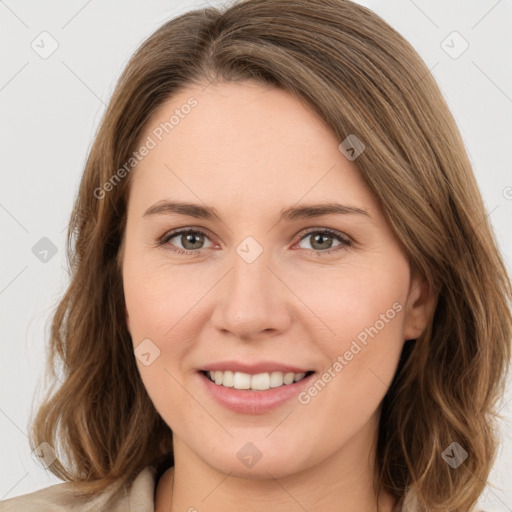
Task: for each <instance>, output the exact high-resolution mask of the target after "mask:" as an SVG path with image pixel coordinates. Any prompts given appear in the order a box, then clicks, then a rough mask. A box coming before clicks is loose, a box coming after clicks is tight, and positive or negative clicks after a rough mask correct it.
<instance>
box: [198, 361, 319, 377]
mask: <svg viewBox="0 0 512 512" xmlns="http://www.w3.org/2000/svg"><path fill="white" fill-rule="evenodd" d="M201 370H203V371H231V372H242V373H248V374H249V375H257V374H258V373H272V372H283V373H307V372H309V371H312V370H311V369H304V368H299V367H298V366H293V365H289V364H283V363H278V362H275V361H261V362H259V363H242V362H240V361H219V362H217V363H211V364H206V365H205V366H204V367H203V368H201Z"/></svg>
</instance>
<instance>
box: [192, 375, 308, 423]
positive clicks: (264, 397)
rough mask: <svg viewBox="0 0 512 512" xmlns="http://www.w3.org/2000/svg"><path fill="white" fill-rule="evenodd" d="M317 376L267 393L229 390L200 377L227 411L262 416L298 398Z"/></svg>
mask: <svg viewBox="0 0 512 512" xmlns="http://www.w3.org/2000/svg"><path fill="white" fill-rule="evenodd" d="M314 375H315V374H314V373H312V374H311V375H309V376H307V377H305V378H303V379H302V380H300V381H299V382H294V383H293V384H284V385H283V386H280V387H278V388H270V389H267V390H265V391H254V390H250V389H248V390H243V389H235V388H227V387H225V386H220V385H218V384H215V382H213V381H211V380H210V379H209V378H208V377H207V376H206V375H204V374H203V373H202V372H199V377H200V378H201V380H202V381H203V383H204V385H205V386H206V389H207V390H208V392H209V393H210V394H211V395H212V397H213V398H214V399H215V400H216V401H217V402H218V403H219V404H221V405H223V406H224V407H226V408H227V409H231V410H232V411H235V412H240V413H243V414H262V413H264V412H267V411H271V410H272V409H276V408H277V407H279V406H280V405H283V404H284V403H285V402H286V401H288V400H290V399H291V398H293V397H294V396H297V395H298V394H299V393H300V391H301V390H302V389H303V388H304V387H306V386H308V385H309V383H310V381H311V378H312V377H313V376H314Z"/></svg>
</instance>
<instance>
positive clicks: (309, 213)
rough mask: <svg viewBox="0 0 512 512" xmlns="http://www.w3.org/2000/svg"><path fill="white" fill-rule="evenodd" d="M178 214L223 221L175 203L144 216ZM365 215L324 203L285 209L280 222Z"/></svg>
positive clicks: (213, 212)
mask: <svg viewBox="0 0 512 512" xmlns="http://www.w3.org/2000/svg"><path fill="white" fill-rule="evenodd" d="M161 214H177V215H186V216H188V217H194V218H197V219H206V220H219V221H220V220H221V217H220V215H219V213H218V211H217V210H216V209H215V208H213V207H211V206H201V205H199V204H192V203H180V202H174V201H165V200H164V201H159V202H158V203H155V204H154V205H153V206H150V207H149V208H148V209H147V210H146V211H145V212H144V214H143V217H146V216H149V215H161ZM347 214H357V215H364V216H366V217H368V218H369V219H370V218H371V217H370V214H369V213H368V212H367V211H366V210H365V209H363V208H358V207H356V206H349V205H344V204H339V203H322V204H311V205H304V206H292V207H289V208H283V209H282V210H281V212H280V221H282V220H285V221H288V222H292V221H295V220H299V219H311V218H314V217H320V216H322V215H347Z"/></svg>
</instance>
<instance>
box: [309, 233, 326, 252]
mask: <svg viewBox="0 0 512 512" xmlns="http://www.w3.org/2000/svg"><path fill="white" fill-rule="evenodd" d="M313 238H314V240H315V242H316V241H317V240H320V242H319V243H320V245H322V239H329V238H330V237H329V236H324V235H322V234H321V233H318V234H317V235H315V236H314V237H313ZM324 243H325V242H324ZM324 248H327V249H328V248H329V244H328V247H324Z"/></svg>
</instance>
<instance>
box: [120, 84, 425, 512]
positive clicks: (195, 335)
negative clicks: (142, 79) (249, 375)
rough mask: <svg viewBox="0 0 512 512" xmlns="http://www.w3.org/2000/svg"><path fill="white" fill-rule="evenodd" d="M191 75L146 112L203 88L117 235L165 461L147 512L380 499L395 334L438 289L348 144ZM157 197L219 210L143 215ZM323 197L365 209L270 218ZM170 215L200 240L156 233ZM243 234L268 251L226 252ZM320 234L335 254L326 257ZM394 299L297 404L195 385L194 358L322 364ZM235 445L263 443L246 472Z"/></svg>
mask: <svg viewBox="0 0 512 512" xmlns="http://www.w3.org/2000/svg"><path fill="white" fill-rule="evenodd" d="M201 89H202V88H201V87H197V86H193V87H189V88H187V89H186V90H182V91H181V92H180V93H179V94H177V95H175V96H174V97H173V98H171V99H170V100H168V101H167V103H165V105H164V106H163V108H161V109H160V110H159V111H158V112H157V113H156V114H155V116H154V117H153V118H152V119H151V121H150V122H149V123H148V125H147V127H146V130H145V132H144V134H143V139H142V140H145V138H146V137H147V136H148V135H151V133H152V130H153V129H154V128H155V127H156V126H158V125H159V124H160V123H161V122H164V121H167V120H168V119H169V117H170V116H171V115H172V113H173V111H174V110H175V109H176V108H180V106H181V105H183V104H185V103H186V102H187V99H188V98H190V96H194V98H196V99H197V102H198V104H197V106H196V107H195V108H194V109H192V111H191V112H190V114H188V115H187V116H184V118H183V119H180V122H179V124H177V125H176V126H175V127H174V129H173V130H172V132H170V133H169V134H168V135H166V136H165V137H164V138H163V139H162V141H161V142H159V143H158V145H157V146H156V147H155V148H154V149H152V150H151V151H150V152H149V154H148V155H147V156H146V157H145V158H144V159H143V160H142V161H141V162H140V163H139V164H138V166H137V168H136V169H135V170H134V171H133V172H134V174H133V176H132V179H133V181H132V184H131V191H130V198H129V203H128V217H127V226H126V232H125V240H124V245H123V283H124V292H125V298H126V310H127V324H128V327H129V330H130V333H131V336H132V340H133V345H134V348H136V347H137V346H138V345H139V344H140V343H141V342H142V341H143V340H145V339H150V340H151V342H152V343H154V345H155V346H157V347H158V349H159V350H160V355H159V356H158V357H157V358H156V359H154V361H153V362H152V363H151V364H149V365H148V366H145V365H144V364H142V363H141V362H140V361H139V360H137V365H138V368H139V371H140V374H141V377H142V379H143V382H144V385H145V387H146V388H147V391H148V393H149V396H150V397H151V400H152V401H153V403H154V405H155V407H156V409H157V410H158V412H159V413H160V415H161V416H162V418H163V419H164V420H165V421H166V423H167V424H168V425H169V427H170V428H171V429H172V431H173V433H174V452H175V460H176V464H175V468H173V469H170V470H169V471H168V472H167V473H165V474H164V476H163V477H162V478H161V479H160V481H159V484H158V487H157V498H156V510H157V512H159V511H163V510H166V511H169V510H173V511H178V510H180V511H181V510H189V509H190V510H192V508H191V507H195V508H196V509H197V510H208V511H221V510H222V511H223V512H229V511H231V510H239V509H240V504H241V503H243V504H244V509H245V510H246V511H254V512H256V511H260V510H261V511H263V510H269V507H270V506H271V509H272V510H279V511H282V512H284V511H297V510H302V509H301V507H304V509H306V510H325V511H334V510H341V508H340V503H342V504H343V508H342V510H344V511H345V512H352V511H354V512H355V511H357V512H360V511H361V510H367V511H370V510H376V501H377V500H376V498H375V496H374V492H373V490H372V472H373V467H374V457H375V452H374V450H375V447H376V436H377V429H378V421H379V414H380V404H381V401H382V399H383V397H384V395H385V393H386V391H387V389H388V387H389V385H390V384H391V382H392V379H393V376H394V373H395V371H396V368H397V365H398V360H399V357H400V353H401V350H402V347H403V344H404V341H405V340H408V339H412V338H416V337H417V336H418V335H419V334H420V333H421V331H422V330H423V329H424V326H425V325H426V323H427V320H428V318H429V315H430V314H431V312H432V308H433V305H434V298H433V296H432V294H431V293H430V291H429V290H428V288H427V287H426V285H425V284H424V281H423V280H422V279H421V277H420V276H417V275H415V274H414V273H412V272H411V267H410V265H409V261H408V259H407V257H406V256H405V255H404V253H403V252H402V250H401V248H400V246H399V244H398V242H397V240H396V238H395V237H394V235H393V233H392V231H391V229H390V227H389V225H388V224H387V222H386V220H385V218H384V216H383V213H382V210H381V209H380V207H379V204H378V202H377V200H376V199H375V197H374V196H373V194H372V193H371V191H370V189H369V188H368V186H367V185H366V184H365V182H364V181H363V179H362V177H361V176H360V174H359V172H358V170H357V166H356V162H357V160H356V161H354V162H351V161H349V160H348V159H347V158H345V156H344V155H343V154H342V153H341V152H340V151H339V149H338V145H339V144H340V142H341V141H340V140H338V139H337V137H335V135H334V134H333V133H332V131H331V130H330V129H329V128H328V127H327V126H326V125H325V124H324V123H323V122H322V121H321V120H320V119H319V118H318V117H317V116H316V115H315V114H314V113H313V112H312V111H311V110H310V109H309V108H308V107H306V106H305V105H304V104H302V103H301V102H300V101H299V100H298V99H297V98H295V97H294V96H292V95H290V94H289V93H287V92H285V91H282V90H279V89H275V88H272V87H270V86H268V87H267V86H264V85H261V84H258V83H253V82H251V81H247V82H242V83H238V84H233V83H230V84H211V85H209V86H208V87H207V88H206V89H204V90H201ZM366 150H371V148H366ZM161 200H173V201H184V202H185V201H186V202H191V203H196V204H200V205H202V206H204V205H208V206H213V207H214V208H216V209H217V211H218V212H219V215H220V216H221V219H222V222H221V221H213V220H205V219H197V218H192V217H187V216H182V215H177V214H169V213H166V214H158V215H148V216H144V215H143V214H144V212H145V211H146V209H148V208H149V207H150V206H152V205H154V204H155V203H157V202H159V201H161ZM325 202H337V203H342V204H345V205H351V206H355V207H358V208H362V209H365V210H366V211H367V212H368V214H369V216H370V217H366V216H364V215H357V214H343V215H332V214H331V215H325V216H322V217H318V218H311V219H299V220H294V221H292V222H288V221H282V222H278V220H279V214H280V210H281V209H283V208H285V207H289V206H304V205H306V204H308V205H309V204H317V203H325ZM177 228H195V229H201V230H202V231H203V232H205V234H206V236H205V237H204V238H201V237H200V238H199V239H197V238H196V241H194V240H192V241H191V242H189V243H188V244H187V239H186V237H184V236H181V235H179V236H175V237H174V238H172V239H171V240H169V241H167V243H166V244H165V245H163V246H158V245H157V243H158V240H159V238H161V237H162V236H163V235H165V234H167V233H169V232H171V231H172V230H175V229H177ZM312 228H317V229H318V230H322V229H325V228H330V229H333V230H336V231H338V232H339V233H340V234H341V235H342V236H344V237H349V238H350V239H351V240H352V242H353V243H352V245H350V246H344V245H343V243H342V242H340V241H339V240H338V239H336V238H335V237H332V238H330V235H329V234H328V233H326V234H324V236H325V237H327V238H326V239H324V240H323V241H322V239H320V240H318V235H317V236H316V237H315V231H314V230H313V229H312ZM308 231H309V233H308ZM248 236H251V237H253V238H254V239H255V240H256V241H257V242H258V244H259V245H260V246H261V247H262V248H263V252H262V253H261V254H260V255H259V257H258V258H257V259H256V260H255V261H254V262H252V263H250V264H249V263H247V261H245V260H244V259H243V258H242V257H240V256H239V254H238V253H237V252H236V248H237V247H238V246H239V244H240V243H241V242H242V241H243V240H244V239H245V238H246V237H248ZM315 239H316V242H315ZM194 244H195V245H194ZM329 244H331V245H329ZM171 247H174V248H188V249H189V250H191V251H196V252H198V254H192V253H191V254H187V255H183V254H177V253H175V252H173V251H172V250H171ZM191 247H192V249H190V248H191ZM194 247H197V249H195V248H194ZM326 248H327V249H326ZM329 248H334V249H338V250H335V251H334V252H332V253H330V254H326V253H325V251H326V250H328V249H329ZM397 303H398V304H399V306H398V307H397V306H396V304H397ZM393 304H395V308H400V311H398V312H396V311H395V312H396V314H395V315H394V318H393V319H391V320H389V321H388V322H385V326H384V327H383V328H381V329H380V330H379V331H378V334H377V335H375V336H374V337H368V343H367V345H366V346H363V345H362V344H361V343H359V345H361V347H363V348H362V350H360V351H359V352H358V353H357V354H356V355H354V357H353V358H352V359H351V360H350V361H348V362H347V364H346V366H344V368H343V369H342V371H339V372H337V373H336V372H334V373H335V375H336V376H335V377H334V378H332V379H331V381H330V382H329V383H328V384H327V385H326V386H325V388H323V389H322V391H321V392H320V393H318V394H317V396H315V397H312V398H311V401H310V402H309V403H307V404H301V403H299V401H298V400H297V399H295V398H293V399H291V400H289V401H288V402H286V403H285V404H284V405H282V406H280V407H279V408H277V409H275V410H273V411H269V412H267V413H265V414H259V415H248V414H242V413H237V412H233V411H231V410H228V409H226V408H224V407H222V406H221V405H219V404H218V403H217V402H215V401H214V400H213V398H212V397H211V396H210V395H209V394H208V393H206V392H205V390H204V387H203V385H202V384H203V383H202V382H201V380H200V379H201V378H202V377H201V376H200V375H199V374H198V372H197V370H198V369H200V368H203V367H204V366H205V365H206V364H208V363H212V362H217V361H222V360H232V359H235V360H239V361H250V362H254V361H262V360H272V361H280V362H286V363H289V364H292V365H296V366H299V367H302V368H310V369H312V370H315V371H317V372H318V374H317V376H321V375H322V374H323V372H324V371H326V370H327V369H328V368H329V367H332V365H333V362H335V361H336V360H337V358H338V356H343V355H344V354H345V352H346V351H347V350H349V349H350V347H351V343H352V341H353V340H355V339H357V336H358V334H360V333H361V332H362V331H364V330H365V328H369V327H370V326H374V325H375V324H376V321H377V320H379V319H381V318H382V317H381V315H382V314H385V312H386V311H387V310H389V309H390V308H393ZM379 325H380V324H379ZM247 442H251V443H253V444H254V445H255V446H256V447H257V449H258V450H259V452H261V454H262V457H261V459H260V460H259V461H258V462H257V463H256V464H255V465H254V466H252V467H251V468H249V467H246V466H245V465H244V464H243V463H242V462H241V461H240V460H239V458H238V457H237V453H238V451H239V450H240V449H241V448H242V447H243V446H244V445H245V444H246V443H247ZM379 501H380V505H381V507H382V510H384V511H385V512H389V511H391V510H392V507H393V505H394V503H395V501H394V499H393V498H392V496H390V495H388V494H386V493H383V494H382V495H381V496H380V497H379ZM299 504H300V505H299Z"/></svg>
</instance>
